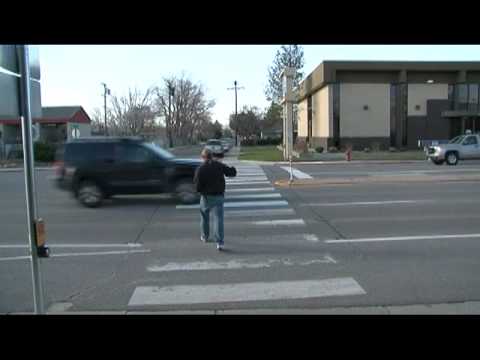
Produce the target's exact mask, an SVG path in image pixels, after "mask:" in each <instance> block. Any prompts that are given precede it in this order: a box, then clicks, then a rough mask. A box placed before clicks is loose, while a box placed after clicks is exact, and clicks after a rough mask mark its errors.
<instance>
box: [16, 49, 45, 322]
mask: <svg viewBox="0 0 480 360" xmlns="http://www.w3.org/2000/svg"><path fill="white" fill-rule="evenodd" d="M17 50H18V52H17V54H18V57H19V63H20V74H21V77H20V99H21V101H20V104H21V112H20V113H21V120H22V141H23V165H24V168H25V195H26V205H27V218H28V222H27V230H28V238H29V242H30V260H31V263H32V283H33V303H34V311H35V314H43V313H44V304H43V288H42V277H41V272H40V259H39V256H38V248H37V236H36V226H35V221H36V218H37V205H36V201H35V194H36V193H35V172H34V159H33V144H32V113H31V95H30V68H29V60H28V46H27V45H20V46H18V47H17Z"/></svg>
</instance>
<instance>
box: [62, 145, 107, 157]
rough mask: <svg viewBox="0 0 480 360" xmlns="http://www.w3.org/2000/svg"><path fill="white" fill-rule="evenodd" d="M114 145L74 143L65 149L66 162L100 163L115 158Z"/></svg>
mask: <svg viewBox="0 0 480 360" xmlns="http://www.w3.org/2000/svg"><path fill="white" fill-rule="evenodd" d="M112 145H113V144H108V143H88V142H85V143H73V144H68V145H67V146H66V147H65V161H68V162H79V161H99V160H106V159H112V158H113V146H112Z"/></svg>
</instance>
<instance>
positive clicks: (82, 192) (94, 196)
mask: <svg viewBox="0 0 480 360" xmlns="http://www.w3.org/2000/svg"><path fill="white" fill-rule="evenodd" d="M78 200H79V201H80V202H81V203H82V205H84V206H86V207H90V208H95V207H98V206H100V204H101V203H102V200H103V192H102V189H101V188H100V187H99V186H98V185H97V184H96V183H94V182H93V181H83V182H82V183H81V184H80V186H79V187H78Z"/></svg>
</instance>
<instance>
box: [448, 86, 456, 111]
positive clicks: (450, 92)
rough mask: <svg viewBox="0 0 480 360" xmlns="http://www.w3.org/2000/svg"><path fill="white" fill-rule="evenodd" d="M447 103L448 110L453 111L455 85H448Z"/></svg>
mask: <svg viewBox="0 0 480 360" xmlns="http://www.w3.org/2000/svg"><path fill="white" fill-rule="evenodd" d="M448 103H449V109H450V110H455V85H454V84H448Z"/></svg>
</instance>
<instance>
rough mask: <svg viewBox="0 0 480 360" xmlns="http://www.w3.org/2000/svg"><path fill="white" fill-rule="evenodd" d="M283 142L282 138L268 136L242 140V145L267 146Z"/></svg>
mask: <svg viewBox="0 0 480 360" xmlns="http://www.w3.org/2000/svg"><path fill="white" fill-rule="evenodd" d="M281 143H282V139H281V138H266V139H257V140H256V139H245V140H242V142H241V145H243V146H254V145H258V146H266V145H275V146H276V145H280V144H281Z"/></svg>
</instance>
